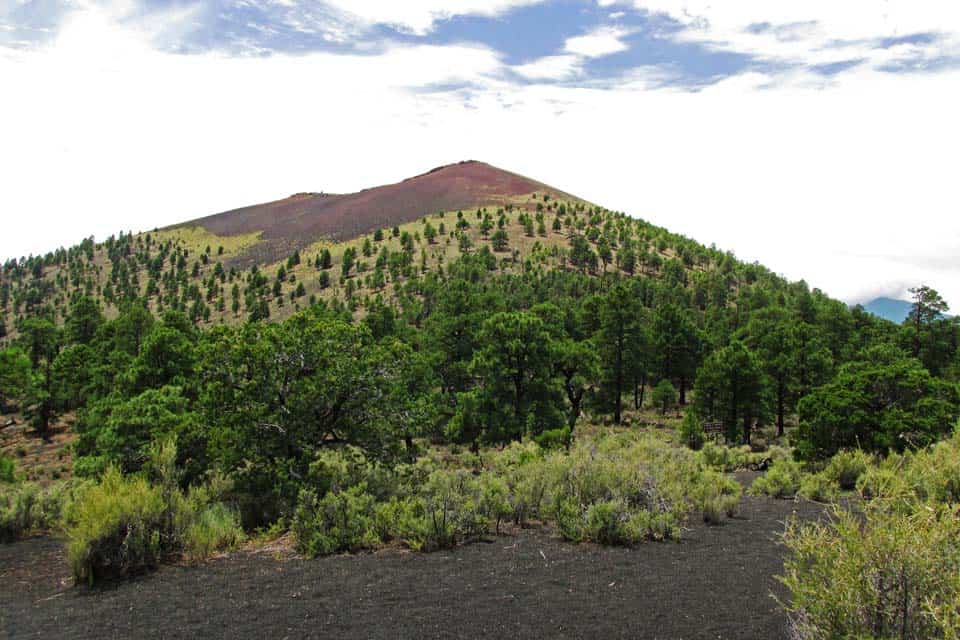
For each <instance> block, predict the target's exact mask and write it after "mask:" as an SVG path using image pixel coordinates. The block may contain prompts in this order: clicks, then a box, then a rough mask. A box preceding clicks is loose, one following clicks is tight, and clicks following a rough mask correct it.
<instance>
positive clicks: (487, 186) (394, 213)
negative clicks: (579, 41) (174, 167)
mask: <svg viewBox="0 0 960 640" xmlns="http://www.w3.org/2000/svg"><path fill="white" fill-rule="evenodd" d="M531 193H549V194H551V195H552V196H554V197H564V198H568V199H569V198H570V196H567V195H566V194H564V193H563V192H561V191H558V190H556V189H552V188H550V187H548V186H546V185H544V184H542V183H540V182H536V181H534V180H530V179H529V178H525V177H523V176H520V175H517V174H515V173H510V172H509V171H503V170H501V169H497V168H496V167H493V166H490V165H488V164H486V163H483V162H476V161H469V162H461V163H459V164H452V165H447V166H445V167H439V168H437V169H434V170H432V171H430V172H428V173H425V174H422V175H419V176H416V177H414V178H409V179H407V180H404V181H403V182H398V183H396V184H391V185H386V186H382V187H375V188H372V189H365V190H363V191H360V192H358V193H352V194H347V195H326V194H298V195H295V196H291V197H289V198H287V199H285V200H278V201H276V202H268V203H265V204H259V205H254V206H251V207H244V208H242V209H235V210H233V211H226V212H224V213H219V214H216V215H213V216H209V217H207V218H201V219H199V220H195V221H193V222H189V223H186V224H187V225H191V226H193V225H200V226H202V227H203V228H205V229H206V230H207V231H210V232H211V233H214V234H216V235H219V236H233V235H239V234H246V233H253V232H262V236H261V239H262V241H261V242H260V243H258V244H257V245H256V246H254V247H252V248H250V249H249V250H247V252H245V253H244V254H243V256H242V257H241V258H240V260H239V261H240V262H258V263H267V262H273V261H276V260H279V259H281V258H282V257H284V256H286V255H289V254H290V253H292V252H293V251H294V250H295V249H300V248H303V247H305V246H307V245H308V244H310V243H312V242H315V241H317V240H319V239H321V238H329V239H331V240H336V241H342V240H349V239H352V238H356V237H358V236H361V235H363V234H366V233H370V232H372V231H374V230H376V229H381V228H389V227H393V226H395V225H400V224H404V223H406V222H412V221H414V220H417V219H418V218H421V217H423V216H424V215H427V214H430V213H436V212H439V211H457V210H462V209H471V208H476V207H479V206H499V205H505V204H507V203H508V202H510V201H511V200H512V199H515V198H518V197H520V196H525V195H529V194H531Z"/></svg>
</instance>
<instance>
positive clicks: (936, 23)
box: [633, 0, 960, 66]
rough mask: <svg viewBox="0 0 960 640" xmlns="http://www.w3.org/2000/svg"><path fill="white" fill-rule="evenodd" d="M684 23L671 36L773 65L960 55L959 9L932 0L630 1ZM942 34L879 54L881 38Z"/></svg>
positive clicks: (881, 61)
mask: <svg viewBox="0 0 960 640" xmlns="http://www.w3.org/2000/svg"><path fill="white" fill-rule="evenodd" d="M633 4H634V5H635V6H636V7H637V8H639V9H645V10H647V11H651V12H653V13H660V14H664V15H667V16H669V17H671V18H672V19H674V20H676V21H677V22H679V23H681V24H682V25H684V27H685V28H684V29H683V30H682V31H680V32H679V33H678V34H675V35H673V36H672V37H674V38H676V39H677V40H680V41H684V42H696V43H700V44H703V45H706V46H707V47H709V48H712V49H717V50H724V51H734V52H738V53H744V54H749V55H751V56H754V57H756V58H760V59H763V60H767V61H770V62H776V63H786V64H808V65H822V64H831V63H836V62H843V61H847V60H854V59H864V60H866V61H869V62H870V63H871V64H873V65H875V66H880V65H883V64H888V63H896V62H899V61H904V60H913V59H915V58H917V57H919V58H921V59H937V58H942V57H944V56H956V55H958V54H960V39H958V37H957V36H958V34H960V4H958V3H954V2H936V1H933V0H919V1H918V0H884V2H882V3H879V2H876V1H875V0H846V1H843V2H837V1H836V0H806V1H805V2H795V1H793V0H738V1H737V2H724V3H719V2H714V1H713V0H633ZM918 33H932V34H937V35H938V39H937V41H935V42H930V43H915V44H904V45H901V46H899V47H894V48H890V49H880V48H877V46H876V45H877V41H878V40H879V39H882V38H896V37H903V36H909V35H914V34H918Z"/></svg>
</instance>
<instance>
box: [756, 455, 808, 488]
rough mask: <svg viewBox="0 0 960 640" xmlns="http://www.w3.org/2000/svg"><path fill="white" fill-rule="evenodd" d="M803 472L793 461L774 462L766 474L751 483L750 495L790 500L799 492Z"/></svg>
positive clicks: (784, 459)
mask: <svg viewBox="0 0 960 640" xmlns="http://www.w3.org/2000/svg"><path fill="white" fill-rule="evenodd" d="M802 477H803V472H802V471H801V470H800V465H798V464H797V463H796V462H794V461H793V460H788V459H786V458H782V459H780V460H776V461H775V462H774V463H773V464H772V465H770V469H768V470H767V472H766V473H765V474H764V475H762V476H760V477H759V478H757V479H756V480H754V481H753V484H752V485H751V486H750V495H755V496H756V495H766V496H769V497H771V498H792V497H794V496H795V495H796V494H797V491H799V490H800V481H801V478H802Z"/></svg>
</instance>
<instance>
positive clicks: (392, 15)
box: [327, 0, 543, 35]
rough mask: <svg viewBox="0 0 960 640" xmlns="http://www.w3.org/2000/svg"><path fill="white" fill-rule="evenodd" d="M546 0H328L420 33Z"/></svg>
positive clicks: (372, 20)
mask: <svg viewBox="0 0 960 640" xmlns="http://www.w3.org/2000/svg"><path fill="white" fill-rule="evenodd" d="M540 2H543V0H327V4H329V5H330V6H333V7H336V8H337V9H339V10H341V11H343V12H344V13H345V14H348V15H352V16H355V17H356V18H358V19H359V20H361V21H363V22H365V23H368V24H389V25H393V26H395V27H399V28H401V29H404V30H407V31H410V32H412V33H417V34H421V35H422V34H425V33H427V32H429V31H431V30H432V29H433V26H434V23H436V22H437V21H438V20H444V19H447V18H451V17H453V16H460V15H482V16H498V15H501V14H503V13H505V12H507V11H509V10H510V9H515V8H517V7H522V6H526V5H532V4H538V3H540Z"/></svg>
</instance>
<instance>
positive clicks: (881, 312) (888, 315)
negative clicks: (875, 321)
mask: <svg viewBox="0 0 960 640" xmlns="http://www.w3.org/2000/svg"><path fill="white" fill-rule="evenodd" d="M911 307H913V303H912V302H909V301H907V300H898V299H896V298H886V297H880V298H874V299H873V300H871V301H870V302H865V303H863V308H864V310H866V311H867V312H869V313H872V314H873V315H875V316H879V317H881V318H884V319H885V320H889V321H891V322H896V323H897V324H901V323H902V322H903V321H904V320H906V319H907V316H909V315H910V309H911Z"/></svg>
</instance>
